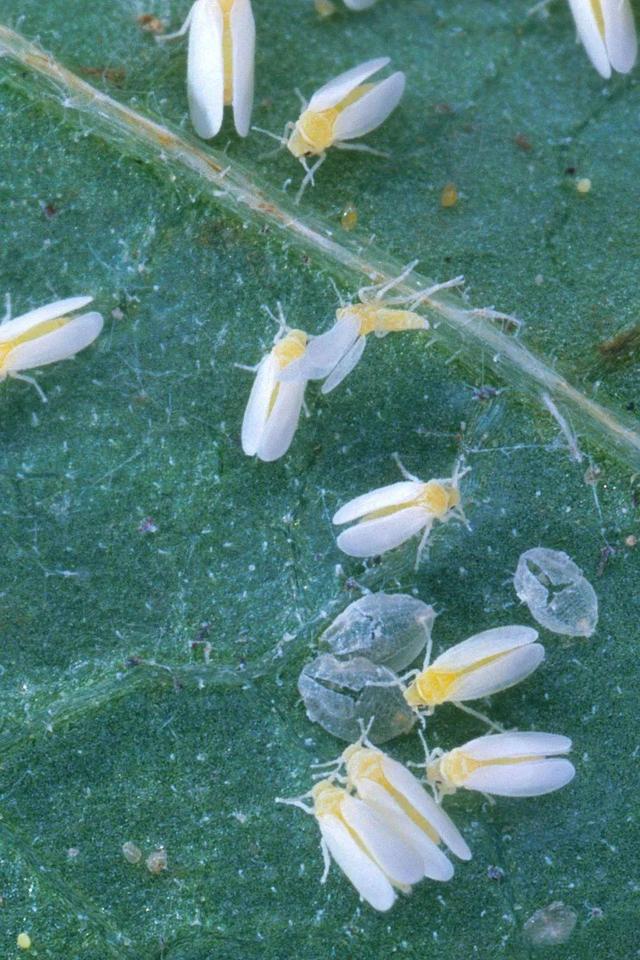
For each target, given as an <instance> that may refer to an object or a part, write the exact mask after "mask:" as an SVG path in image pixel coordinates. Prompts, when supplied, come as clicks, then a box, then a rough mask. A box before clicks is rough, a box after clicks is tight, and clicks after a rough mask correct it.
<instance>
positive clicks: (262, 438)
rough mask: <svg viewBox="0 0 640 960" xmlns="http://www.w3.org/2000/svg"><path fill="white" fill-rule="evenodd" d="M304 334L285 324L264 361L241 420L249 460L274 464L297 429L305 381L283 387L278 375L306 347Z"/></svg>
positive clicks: (258, 370)
mask: <svg viewBox="0 0 640 960" xmlns="http://www.w3.org/2000/svg"><path fill="white" fill-rule="evenodd" d="M307 339H308V338H307V335H306V333H305V332H304V331H303V330H291V329H289V328H288V327H286V325H284V324H282V325H281V327H280V330H279V331H278V333H277V335H276V338H275V340H274V345H273V347H272V349H271V350H270V352H269V353H268V354H267V355H266V356H264V357H263V358H262V360H261V361H260V363H259V364H258V366H257V368H255V370H256V377H255V380H254V382H253V387H252V388H251V393H250V394H249V400H248V401H247V406H246V408H245V412H244V417H243V420H242V431H241V443H242V449H243V451H244V453H246V454H247V456H249V457H253V456H257V457H258V459H259V460H264V461H266V462H271V461H273V460H278V459H279V458H280V457H282V456H284V454H285V453H286V452H287V450H288V449H289V447H290V446H291V442H292V440H293V437H294V434H295V432H296V430H297V427H298V421H299V419H300V411H301V410H302V406H303V403H304V392H305V389H306V386H307V383H306V380H293V381H292V382H290V383H282V382H281V381H280V380H279V373H280V372H281V371H282V370H283V369H284V368H285V367H286V366H287V364H289V363H292V362H293V361H294V360H296V359H297V358H298V357H300V356H302V355H303V354H304V352H305V350H306V346H307Z"/></svg>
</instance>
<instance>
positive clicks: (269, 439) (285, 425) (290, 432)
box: [256, 380, 307, 462]
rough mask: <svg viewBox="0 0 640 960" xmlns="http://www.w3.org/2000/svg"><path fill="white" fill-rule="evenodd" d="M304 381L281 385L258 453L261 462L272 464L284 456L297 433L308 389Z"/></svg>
mask: <svg viewBox="0 0 640 960" xmlns="http://www.w3.org/2000/svg"><path fill="white" fill-rule="evenodd" d="M306 386H307V384H306V382H305V381H304V380H296V381H294V383H281V384H280V385H279V387H278V395H277V397H276V402H275V403H274V405H273V409H272V410H271V413H270V414H269V418H268V420H267V423H266V425H265V428H264V432H263V434H262V439H261V440H260V444H259V446H258V449H257V450H256V453H257V455H258V457H259V458H260V460H265V461H267V462H271V461H272V460H278V459H279V458H280V457H282V456H284V454H285V453H286V452H287V450H288V449H289V447H290V446H291V441H292V440H293V436H294V434H295V432H296V427H297V426H298V420H299V419H300V410H301V409H302V401H303V400H304V391H305V389H306Z"/></svg>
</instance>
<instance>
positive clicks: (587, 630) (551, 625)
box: [513, 547, 598, 637]
mask: <svg viewBox="0 0 640 960" xmlns="http://www.w3.org/2000/svg"><path fill="white" fill-rule="evenodd" d="M513 585H514V587H515V591H516V593H517V594H518V596H519V598H520V599H521V600H522V601H523V603H526V605H527V606H528V608H529V611H530V613H531V615H532V616H533V617H534V619H535V620H537V622H538V623H539V624H541V626H543V627H545V628H546V629H547V630H550V631H551V632H552V633H561V634H564V635H565V636H568V637H590V636H591V634H592V633H593V632H594V630H595V629H596V624H597V623H598V598H597V596H596V593H595V590H594V589H593V587H592V586H591V584H590V583H589V581H588V580H587V579H586V578H585V577H584V576H583V573H582V570H581V569H580V567H578V566H577V565H576V564H575V563H574V562H573V560H572V559H571V557H569V556H567V554H566V553H563V552H562V551H561V550H548V549H547V548H546V547H534V548H533V549H531V550H526V551H525V552H524V553H523V554H521V556H520V559H519V560H518V567H517V569H516V573H515V576H514V578H513Z"/></svg>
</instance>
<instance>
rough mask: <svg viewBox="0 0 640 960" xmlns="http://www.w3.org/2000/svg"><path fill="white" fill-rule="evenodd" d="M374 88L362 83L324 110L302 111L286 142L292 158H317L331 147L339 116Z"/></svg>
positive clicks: (334, 139)
mask: <svg viewBox="0 0 640 960" xmlns="http://www.w3.org/2000/svg"><path fill="white" fill-rule="evenodd" d="M374 87H375V83H363V84H362V85H361V86H359V87H356V89H355V90H351V91H350V92H349V93H348V94H347V96H346V97H343V99H342V100H340V101H339V102H338V103H336V104H335V105H334V106H332V107H327V109H326V110H313V109H312V107H311V106H309V107H307V109H306V110H303V111H302V113H301V114H300V116H299V118H298V121H297V123H296V125H295V127H294V130H293V133H292V134H291V136H290V137H289V140H288V142H287V148H288V149H289V150H290V151H291V153H292V154H293V155H294V157H297V158H298V159H300V157H313V156H315V157H317V156H319V155H320V154H321V153H324V152H325V150H328V149H329V147H332V146H333V145H334V143H335V142H336V140H337V139H338V137H337V135H336V129H335V128H336V121H337V119H338V117H339V116H340V114H341V113H342V112H343V111H344V110H345V109H346V108H347V107H349V106H351V104H352V103H356V101H357V100H359V99H360V97H363V96H364V95H365V93H368V91H369V90H373V88H374Z"/></svg>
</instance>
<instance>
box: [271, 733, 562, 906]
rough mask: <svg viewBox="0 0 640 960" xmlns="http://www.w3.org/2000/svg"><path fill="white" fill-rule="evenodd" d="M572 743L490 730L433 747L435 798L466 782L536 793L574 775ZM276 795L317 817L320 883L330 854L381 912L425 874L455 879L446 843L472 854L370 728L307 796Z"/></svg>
mask: <svg viewBox="0 0 640 960" xmlns="http://www.w3.org/2000/svg"><path fill="white" fill-rule="evenodd" d="M570 749H571V741H570V740H569V739H568V738H567V737H561V736H557V735H554V734H551V733H517V732H516V733H500V734H488V735H487V736H483V737H478V738H476V739H475V740H470V741H469V742H468V743H466V744H464V745H463V746H461V747H456V748H455V749H454V750H451V751H450V752H448V753H443V752H441V751H437V752H434V753H432V754H430V755H428V756H427V758H426V761H425V766H426V777H427V782H428V783H429V784H431V785H432V786H433V788H434V791H435V793H436V797H437V799H438V801H441V797H442V795H443V794H449V793H454V792H455V791H456V790H458V789H461V788H463V789H466V790H477V791H481V792H482V793H484V794H488V795H490V796H491V795H498V796H507V797H531V796H540V795H541V794H545V793H550V792H551V791H552V790H557V789H558V788H559V787H562V786H564V785H565V784H566V783H568V782H569V781H570V780H571V779H572V777H573V776H574V773H575V770H574V768H573V765H572V764H571V763H570V762H569V761H568V760H566V759H564V758H563V757H562V756H560V755H561V754H565V753H568V751H569V750H570ZM306 799H309V800H310V801H311V806H308V805H307V804H306V803H305V802H304V801H305V800H306ZM278 802H280V803H288V804H292V805H294V806H298V807H300V808H301V809H303V810H304V811H305V812H306V813H310V814H312V815H313V816H314V817H315V819H316V820H317V823H318V826H319V828H320V834H321V837H322V841H321V843H322V852H323V857H324V863H325V870H324V874H323V876H322V882H323V883H324V882H325V880H326V878H327V875H328V871H329V867H330V863H331V858H333V859H334V860H335V862H336V863H337V864H338V866H339V867H340V868H341V869H342V871H343V872H344V874H345V875H346V876H347V878H348V879H349V880H350V881H351V883H352V884H353V886H354V887H355V888H356V890H357V891H358V893H359V894H360V896H361V897H362V898H363V900H366V901H367V903H369V904H370V905H371V906H372V907H374V909H376V910H388V909H389V908H390V907H391V906H392V905H393V903H394V901H395V899H396V890H399V891H401V892H402V893H410V892H411V887H412V886H413V885H414V884H415V883H418V882H419V881H420V880H422V879H423V878H424V877H426V878H429V879H431V880H438V881H446V880H450V879H451V877H452V876H453V865H452V864H451V861H450V860H449V859H448V857H447V856H446V855H445V854H444V852H443V851H442V849H441V846H444V847H447V848H448V849H449V850H450V851H451V852H452V853H453V854H454V855H455V856H457V857H458V858H459V859H461V860H469V859H471V850H470V849H469V847H468V845H467V843H466V841H465V840H464V838H463V837H462V835H461V834H460V832H459V830H458V828H457V827H456V826H455V824H454V823H453V821H452V820H451V818H450V817H449V816H448V814H447V813H445V811H444V810H443V808H442V805H441V802H436V800H435V799H434V798H433V797H432V796H430V795H429V793H427V791H426V790H425V789H424V787H423V786H422V784H421V783H420V781H419V780H418V779H417V778H416V777H415V776H414V775H413V774H412V773H411V772H410V771H409V770H408V769H407V768H406V767H405V766H403V765H402V764H401V763H398V761H397V760H394V759H392V758H391V757H390V756H388V755H387V754H386V753H383V752H382V751H381V750H380V749H378V748H376V747H375V746H374V745H373V744H372V743H370V742H369V741H368V740H367V739H366V737H365V736H362V737H361V738H360V739H359V740H358V741H357V742H356V743H354V744H352V745H351V746H349V747H347V749H346V750H345V751H344V752H343V753H342V755H341V757H340V759H339V761H338V764H337V768H336V769H335V770H334V771H333V772H332V773H331V774H330V775H329V776H326V777H323V779H322V780H320V782H318V783H316V784H315V786H314V787H313V789H312V790H311V791H310V792H309V793H308V794H305V795H304V796H302V797H298V798H295V799H283V798H278Z"/></svg>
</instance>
